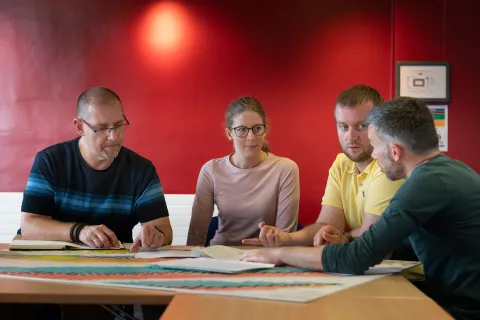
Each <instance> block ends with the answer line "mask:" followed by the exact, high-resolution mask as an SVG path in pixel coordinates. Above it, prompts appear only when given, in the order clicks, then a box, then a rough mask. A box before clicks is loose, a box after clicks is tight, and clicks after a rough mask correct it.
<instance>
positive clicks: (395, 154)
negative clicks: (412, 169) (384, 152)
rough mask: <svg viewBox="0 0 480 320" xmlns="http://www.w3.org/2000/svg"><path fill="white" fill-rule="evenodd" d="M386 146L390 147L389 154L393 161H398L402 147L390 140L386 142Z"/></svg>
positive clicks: (401, 153) (401, 154)
mask: <svg viewBox="0 0 480 320" xmlns="http://www.w3.org/2000/svg"><path fill="white" fill-rule="evenodd" d="M388 147H389V149H390V154H391V155H392V159H393V160H394V161H395V162H398V161H399V160H400V159H401V158H402V156H403V152H404V150H403V147H402V146H401V145H399V144H398V143H395V142H390V143H389V144H388Z"/></svg>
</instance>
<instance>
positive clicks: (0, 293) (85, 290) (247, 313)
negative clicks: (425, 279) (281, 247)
mask: <svg viewBox="0 0 480 320" xmlns="http://www.w3.org/2000/svg"><path fill="white" fill-rule="evenodd" d="M0 248H5V245H2V244H0ZM0 303H56V304H144V305H168V308H167V311H166V312H165V314H164V315H163V316H162V318H161V319H166V320H170V319H175V320H181V319H227V318H228V319H233V320H235V319H248V320H254V319H262V320H263V319H265V318H274V319H275V320H282V319H299V318H305V319H310V318H312V319H313V318H315V319H319V318H322V319H352V318H355V319H356V320H357V319H405V318H412V317H413V318H414V319H417V318H425V319H435V320H443V319H452V318H451V317H449V315H448V314H447V313H445V312H444V311H443V310H442V309H441V308H440V307H439V306H438V305H437V304H435V303H434V302H433V301H432V300H431V299H429V298H428V297H427V296H425V295H424V294H423V293H422V292H421V291H419V290H418V289H417V288H416V287H414V286H413V285H412V284H411V283H410V282H409V281H407V280H406V279H405V278H404V277H403V276H399V275H394V276H387V277H383V278H380V279H378V280H374V281H371V282H368V283H365V284H361V285H358V286H355V287H353V288H349V289H345V290H342V291H340V292H338V293H335V294H331V295H328V296H326V297H323V298H320V299H317V300H315V301H312V302H309V303H290V302H279V301H267V300H259V299H247V298H236V297H221V296H213V295H203V294H180V293H174V292H169V291H157V290H142V289H129V288H119V287H115V288H113V287H112V288H107V287H99V286H92V285H83V284H68V283H54V282H46V281H38V280H31V279H7V278H0ZM186 306H188V307H186Z"/></svg>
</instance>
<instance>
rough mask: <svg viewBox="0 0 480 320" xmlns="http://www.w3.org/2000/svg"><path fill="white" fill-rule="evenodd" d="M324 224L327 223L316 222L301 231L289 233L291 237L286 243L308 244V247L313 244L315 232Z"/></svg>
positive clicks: (294, 244) (293, 244)
mask: <svg viewBox="0 0 480 320" xmlns="http://www.w3.org/2000/svg"><path fill="white" fill-rule="evenodd" d="M324 225H325V224H323V223H314V224H311V225H309V226H307V227H305V228H304V229H302V230H300V231H297V232H292V233H290V234H289V236H290V239H289V241H288V243H287V244H286V245H287V246H308V247H311V246H313V238H314V237H315V234H316V233H317V232H318V231H319V230H320V228H321V227H322V226H324Z"/></svg>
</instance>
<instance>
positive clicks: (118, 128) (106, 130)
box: [80, 116, 130, 137]
mask: <svg viewBox="0 0 480 320" xmlns="http://www.w3.org/2000/svg"><path fill="white" fill-rule="evenodd" d="M123 119H125V122H123V123H121V124H117V125H116V126H115V127H112V128H98V127H94V126H92V125H91V124H90V123H88V122H87V121H85V120H83V119H80V120H82V121H83V122H84V123H85V124H86V125H87V126H88V127H89V128H90V129H91V130H92V131H93V132H94V133H98V134H104V135H106V136H107V137H108V136H109V135H110V133H111V132H112V130H113V131H115V132H116V133H120V132H123V130H124V129H125V127H126V126H128V125H130V122H129V121H128V119H127V118H126V117H125V116H123Z"/></svg>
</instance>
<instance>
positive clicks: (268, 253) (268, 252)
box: [241, 248, 282, 266]
mask: <svg viewBox="0 0 480 320" xmlns="http://www.w3.org/2000/svg"><path fill="white" fill-rule="evenodd" d="M281 254H282V248H269V249H258V250H248V251H247V252H246V253H245V254H244V256H243V257H242V259H241V261H249V262H259V263H272V264H274V265H276V266H279V265H282V259H281Z"/></svg>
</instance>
